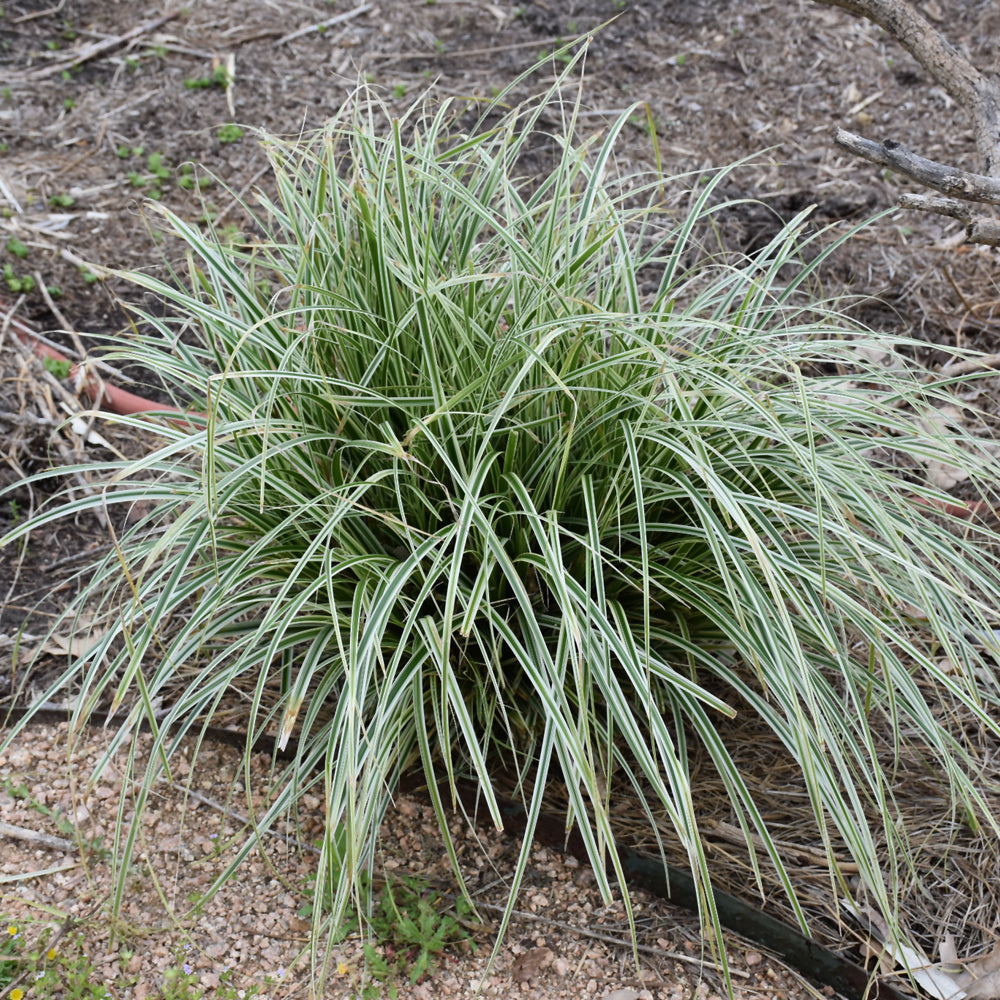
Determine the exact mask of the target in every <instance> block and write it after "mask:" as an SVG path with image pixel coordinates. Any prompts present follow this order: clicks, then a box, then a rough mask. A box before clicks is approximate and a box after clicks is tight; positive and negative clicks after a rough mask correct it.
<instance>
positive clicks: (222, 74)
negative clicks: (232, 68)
mask: <svg viewBox="0 0 1000 1000" xmlns="http://www.w3.org/2000/svg"><path fill="white" fill-rule="evenodd" d="M231 82H232V81H231V80H230V78H229V72H228V71H227V69H226V67H225V66H216V67H215V69H213V70H212V75H211V76H189V77H187V79H185V81H184V86H185V87H186V88H187V89H188V90H207V89H209V88H210V87H221V88H222V89H223V90H225V89H226V87H228V86H229V84H230V83H231Z"/></svg>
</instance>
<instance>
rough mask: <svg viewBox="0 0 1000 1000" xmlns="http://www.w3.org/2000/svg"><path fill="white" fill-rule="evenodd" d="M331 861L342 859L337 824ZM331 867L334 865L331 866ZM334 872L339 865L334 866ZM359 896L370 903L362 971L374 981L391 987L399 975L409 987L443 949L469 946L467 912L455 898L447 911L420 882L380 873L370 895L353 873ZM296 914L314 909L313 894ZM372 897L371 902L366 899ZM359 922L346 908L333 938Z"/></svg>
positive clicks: (365, 881)
mask: <svg viewBox="0 0 1000 1000" xmlns="http://www.w3.org/2000/svg"><path fill="white" fill-rule="evenodd" d="M333 840H334V850H333V853H334V855H335V856H336V857H345V856H346V849H347V836H346V833H345V831H344V828H343V827H342V826H340V827H338V828H337V830H336V831H335V833H334V835H333ZM335 864H336V863H335ZM337 867H338V869H339V867H340V866H339V865H338V866H337ZM335 886H336V882H335V880H334V879H327V880H326V881H325V882H324V887H323V898H322V900H321V901H320V904H319V905H320V906H321V907H322V909H323V911H324V912H328V911H330V910H332V909H333V904H334V899H333V890H334V888H335ZM358 886H359V895H360V897H361V899H362V900H368V899H372V907H371V913H370V914H369V915H368V916H367V917H366V919H365V920H364V924H365V927H366V929H367V931H368V933H369V935H370V938H371V940H369V941H368V942H366V943H365V945H364V953H365V959H366V967H367V969H368V972H369V974H370V975H372V976H373V977H374V978H375V979H377V980H379V981H381V982H383V983H386V984H391V983H392V982H393V981H395V980H396V979H398V978H400V977H401V976H402V975H407V976H408V977H409V980H410V982H411V983H416V982H417V981H418V980H420V979H421V978H422V977H423V976H425V975H427V974H429V973H431V972H433V970H434V960H435V956H437V955H438V954H439V953H440V952H442V951H443V950H444V949H445V948H446V947H447V946H448V945H450V944H456V943H458V942H460V941H467V942H469V943H470V944H472V946H473V947H475V943H474V941H473V939H472V937H471V935H470V934H469V932H468V930H467V929H466V927H467V926H468V924H469V923H470V921H472V920H474V917H473V913H472V908H471V906H470V905H469V904H468V902H466V900H464V899H462V898H461V897H459V898H458V899H456V901H455V903H454V904H453V906H452V907H451V910H452V912H447V911H446V909H445V905H444V900H443V899H442V897H441V896H440V894H439V893H437V892H435V891H434V890H433V889H432V888H431V887H430V885H429V884H428V882H427V881H426V880H425V879H422V878H418V877H415V876H412V875H395V874H392V873H390V872H387V873H386V878H385V884H384V885H383V886H382V888H381V889H380V890H378V891H377V892H374V893H373V889H372V883H371V879H370V877H369V875H368V874H367V873H366V872H362V873H360V874H359V878H358ZM307 895H310V896H311V897H312V898H311V899H310V900H309V901H308V902H307V903H305V904H304V905H303V906H302V908H301V909H300V910H299V916H301V917H311V916H313V914H314V910H315V907H316V905H317V902H316V898H315V892H314V891H312V890H307ZM373 896H374V898H372V897H373ZM361 926H362V920H361V917H360V916H359V914H358V912H357V910H356V909H355V908H354V907H353V906H348V907H347V910H346V911H345V913H344V914H343V916H342V918H341V920H340V923H339V925H338V928H337V933H336V937H335V940H336V941H343V940H344V939H345V938H348V937H351V936H352V935H354V934H357V933H358V932H359V931H360V930H361Z"/></svg>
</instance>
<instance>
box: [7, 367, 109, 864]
mask: <svg viewBox="0 0 1000 1000" xmlns="http://www.w3.org/2000/svg"><path fill="white" fill-rule="evenodd" d="M42 364H43V365H44V366H45V370H46V371H48V372H51V373H52V374H53V375H55V376H56V378H66V376H67V375H69V372H70V368H71V367H72V365H71V364H70V362H68V361H59V360H56V359H55V358H45V359H44V360H43V361H42ZM0 789H3V791H5V792H6V793H7V794H8V795H9V796H10V797H11V798H14V799H20V800H21V801H22V802H23V803H24V804H25V805H26V806H27V807H28V808H29V809H33V810H34V811H35V812H36V813H38V815H39V816H44V817H45V818H46V819H49V820H51V821H52V822H53V823H54V824H55V826H56V829H57V830H58V831H59V832H60V833H61V834H62V835H63V836H64V837H69V838H72V839H73V840H75V841H76V842H78V843H79V844H80V846H81V847H84V848H87V849H89V850H93V851H100V850H101V839H100V837H97V838H95V839H94V840H87V839H84V838H81V837H80V836H79V834H78V832H77V829H76V827H75V826H74V825H73V824H72V823H71V822H70V821H69V820H68V819H67V818H66V817H65V816H63V815H62V813H60V812H58V811H57V810H55V809H52V808H51V807H50V806H47V805H46V804H45V803H44V802H40V801H39V800H38V799H36V798H35V797H34V795H32V794H31V792H30V791H29V790H28V788H27V786H26V785H24V784H17V783H15V781H14V780H13V779H11V778H6V777H5V778H0Z"/></svg>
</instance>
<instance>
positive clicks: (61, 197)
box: [49, 194, 76, 208]
mask: <svg viewBox="0 0 1000 1000" xmlns="http://www.w3.org/2000/svg"><path fill="white" fill-rule="evenodd" d="M75 202H76V199H75V198H74V197H73V196H72V195H71V194H54V195H53V196H52V197H51V198H49V207H50V208H72V207H73V204H74V203H75Z"/></svg>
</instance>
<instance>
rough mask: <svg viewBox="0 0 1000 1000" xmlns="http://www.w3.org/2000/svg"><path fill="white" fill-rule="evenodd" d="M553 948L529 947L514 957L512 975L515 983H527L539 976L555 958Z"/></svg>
mask: <svg viewBox="0 0 1000 1000" xmlns="http://www.w3.org/2000/svg"><path fill="white" fill-rule="evenodd" d="M553 957H554V956H553V953H552V949H551V948H529V949H528V950H527V951H525V952H522V953H521V954H520V955H518V956H517V958H515V959H514V963H513V965H511V976H512V977H513V979H514V982H515V983H526V982H528V981H529V980H531V979H534V978H536V977H537V976H538V973H539V972H541V971H542V969H544V968H545V967H546V966H547V965H549V963H550V962H551V961H552V959H553Z"/></svg>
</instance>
